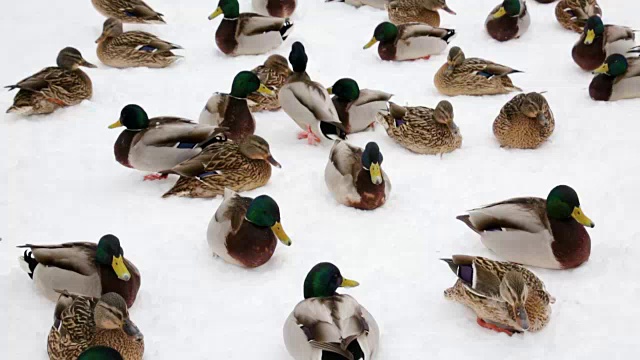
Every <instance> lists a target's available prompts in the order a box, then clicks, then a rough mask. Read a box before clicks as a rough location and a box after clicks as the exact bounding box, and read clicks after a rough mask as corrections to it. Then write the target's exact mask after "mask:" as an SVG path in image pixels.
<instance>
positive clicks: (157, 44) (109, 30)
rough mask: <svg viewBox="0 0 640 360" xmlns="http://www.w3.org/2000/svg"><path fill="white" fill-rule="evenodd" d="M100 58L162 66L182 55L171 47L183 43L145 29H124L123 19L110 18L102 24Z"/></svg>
mask: <svg viewBox="0 0 640 360" xmlns="http://www.w3.org/2000/svg"><path fill="white" fill-rule="evenodd" d="M96 44H98V49H97V50H96V52H97V54H98V59H100V61H102V63H104V64H105V65H109V66H112V67H116V68H128V67H137V66H146V67H150V68H163V67H167V66H169V65H171V64H173V63H174V62H175V61H176V60H178V59H179V58H181V56H178V55H176V54H174V53H173V52H172V51H171V50H175V49H182V47H181V46H180V45H176V44H172V43H170V42H167V41H164V40H162V39H159V38H158V37H157V36H155V35H153V34H149V33H148V32H144V31H127V32H123V31H122V21H120V20H118V19H116V18H108V19H107V20H106V21H105V22H104V25H103V27H102V35H100V37H99V38H98V40H96Z"/></svg>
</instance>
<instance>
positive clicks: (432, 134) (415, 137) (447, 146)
mask: <svg viewBox="0 0 640 360" xmlns="http://www.w3.org/2000/svg"><path fill="white" fill-rule="evenodd" d="M378 121H380V122H381V123H382V126H384V128H385V129H386V131H387V134H388V135H389V137H390V138H392V139H393V140H395V142H397V143H398V144H400V145H402V146H403V147H405V148H407V149H409V150H411V151H413V152H415V153H418V154H427V155H436V154H444V153H449V152H452V151H453V150H455V149H458V148H459V147H460V146H461V145H462V135H460V129H458V126H457V125H456V123H454V122H453V106H452V105H451V103H450V102H448V101H446V100H443V101H440V102H439V103H438V105H437V106H436V108H435V109H430V108H427V107H423V106H416V107H402V106H400V105H397V104H394V103H392V102H389V105H388V114H384V113H382V112H381V113H378Z"/></svg>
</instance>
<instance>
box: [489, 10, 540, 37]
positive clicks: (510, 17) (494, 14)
mask: <svg viewBox="0 0 640 360" xmlns="http://www.w3.org/2000/svg"><path fill="white" fill-rule="evenodd" d="M529 25H531V17H530V16H529V12H528V11H527V3H526V2H525V1H524V0H504V2H503V3H502V4H500V5H498V6H496V7H495V8H494V9H493V10H491V12H490V13H489V16H487V19H486V20H485V22H484V26H485V28H486V29H487V32H488V33H489V35H491V37H492V38H494V39H496V40H498V41H507V40H511V39H518V38H520V36H522V34H524V33H525V32H526V31H527V29H529Z"/></svg>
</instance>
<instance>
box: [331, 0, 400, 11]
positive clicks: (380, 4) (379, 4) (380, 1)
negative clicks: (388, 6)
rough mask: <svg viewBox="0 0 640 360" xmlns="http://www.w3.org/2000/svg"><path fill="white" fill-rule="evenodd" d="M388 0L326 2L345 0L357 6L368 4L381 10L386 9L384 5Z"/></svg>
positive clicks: (346, 2)
mask: <svg viewBox="0 0 640 360" xmlns="http://www.w3.org/2000/svg"><path fill="white" fill-rule="evenodd" d="M387 1H388V0H326V2H343V3H345V4H349V5H351V6H355V7H357V8H359V7H360V6H364V5H366V6H371V7H374V8H376V9H380V10H384V5H385V3H386V2H387Z"/></svg>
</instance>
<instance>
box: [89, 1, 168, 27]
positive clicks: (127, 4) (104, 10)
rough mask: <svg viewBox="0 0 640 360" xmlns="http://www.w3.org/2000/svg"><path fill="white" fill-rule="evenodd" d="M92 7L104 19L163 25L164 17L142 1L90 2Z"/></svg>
mask: <svg viewBox="0 0 640 360" xmlns="http://www.w3.org/2000/svg"><path fill="white" fill-rule="evenodd" d="M91 3H92V4H93V7H94V8H95V9H96V10H98V12H99V13H100V14H102V15H103V16H105V17H113V18H116V19H119V20H121V21H122V22H125V23H142V24H164V23H165V21H164V19H163V18H162V17H163V16H164V15H162V14H160V13H159V12H156V11H155V10H153V9H152V8H151V7H150V6H149V5H147V4H146V3H145V2H144V1H142V0H91Z"/></svg>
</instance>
